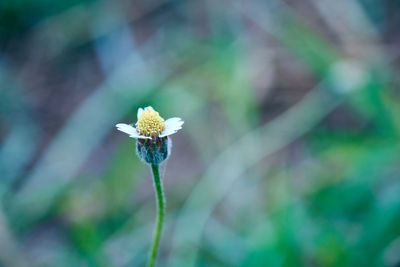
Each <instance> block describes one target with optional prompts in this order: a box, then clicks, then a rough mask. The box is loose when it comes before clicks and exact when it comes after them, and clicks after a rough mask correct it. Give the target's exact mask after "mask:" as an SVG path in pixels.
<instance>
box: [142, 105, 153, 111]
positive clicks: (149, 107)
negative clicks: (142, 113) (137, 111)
mask: <svg viewBox="0 0 400 267" xmlns="http://www.w3.org/2000/svg"><path fill="white" fill-rule="evenodd" d="M144 110H151V111H155V110H154V108H152V107H151V106H148V107H145V108H144Z"/></svg>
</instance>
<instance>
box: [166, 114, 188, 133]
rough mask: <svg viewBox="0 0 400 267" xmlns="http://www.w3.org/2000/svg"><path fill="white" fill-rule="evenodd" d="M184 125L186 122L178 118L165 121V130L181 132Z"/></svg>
mask: <svg viewBox="0 0 400 267" xmlns="http://www.w3.org/2000/svg"><path fill="white" fill-rule="evenodd" d="M183 123H184V122H183V120H182V119H181V118H177V117H175V118H170V119H168V120H166V121H165V130H169V129H175V130H179V129H181V128H182V125H183Z"/></svg>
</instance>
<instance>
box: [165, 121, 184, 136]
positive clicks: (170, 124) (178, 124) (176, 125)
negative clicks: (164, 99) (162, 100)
mask: <svg viewBox="0 0 400 267" xmlns="http://www.w3.org/2000/svg"><path fill="white" fill-rule="evenodd" d="M183 123H184V122H183V120H182V119H181V118H170V119H168V120H166V121H165V130H164V131H163V132H162V133H161V134H160V137H164V136H168V135H171V134H174V133H176V132H177V131H178V130H180V129H182V125H183Z"/></svg>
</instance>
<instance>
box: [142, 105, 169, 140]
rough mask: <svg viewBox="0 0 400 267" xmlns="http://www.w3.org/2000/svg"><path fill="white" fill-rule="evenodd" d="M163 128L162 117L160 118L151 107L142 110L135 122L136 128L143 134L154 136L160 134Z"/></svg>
mask: <svg viewBox="0 0 400 267" xmlns="http://www.w3.org/2000/svg"><path fill="white" fill-rule="evenodd" d="M164 129H165V123H164V119H163V118H161V116H160V115H159V114H158V112H157V111H154V110H152V109H146V110H145V111H143V112H142V114H140V116H139V119H138V121H137V123H136V130H137V131H138V132H139V133H140V134H141V135H145V136H151V137H154V136H156V135H159V134H161V133H162V131H164Z"/></svg>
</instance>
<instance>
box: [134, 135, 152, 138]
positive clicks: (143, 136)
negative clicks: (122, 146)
mask: <svg viewBox="0 0 400 267" xmlns="http://www.w3.org/2000/svg"><path fill="white" fill-rule="evenodd" d="M137 138H138V139H152V138H151V137H150V136H145V135H139V136H138V137H137Z"/></svg>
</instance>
